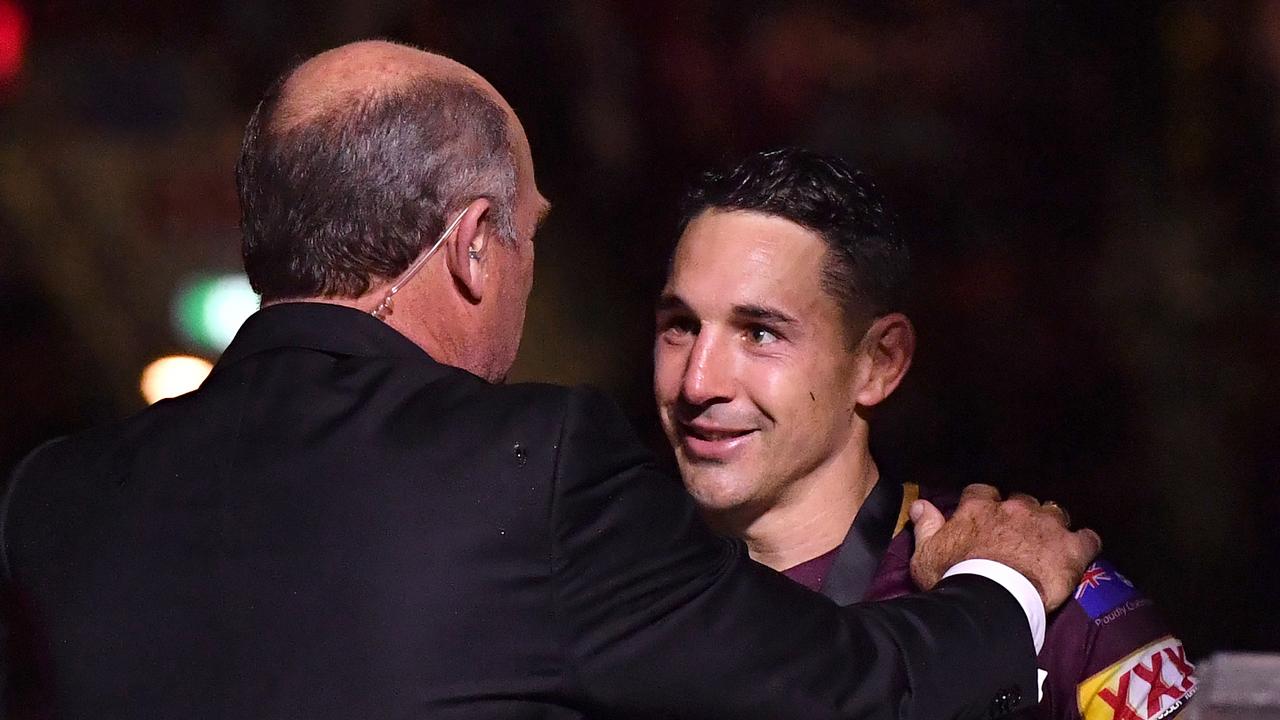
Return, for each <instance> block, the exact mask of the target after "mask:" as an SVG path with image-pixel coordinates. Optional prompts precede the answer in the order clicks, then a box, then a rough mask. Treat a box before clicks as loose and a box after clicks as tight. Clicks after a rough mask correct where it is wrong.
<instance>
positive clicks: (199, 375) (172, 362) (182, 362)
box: [139, 355, 213, 405]
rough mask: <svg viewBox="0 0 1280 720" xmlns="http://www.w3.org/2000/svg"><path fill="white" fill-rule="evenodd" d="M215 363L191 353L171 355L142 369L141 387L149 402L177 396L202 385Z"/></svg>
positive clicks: (143, 395)
mask: <svg viewBox="0 0 1280 720" xmlns="http://www.w3.org/2000/svg"><path fill="white" fill-rule="evenodd" d="M212 369H213V364H212V363H210V362H209V361H208V360H205V359H204V358H198V357H192V356H191V355H169V356H167V357H162V358H160V359H159V360H156V361H155V362H153V363H151V364H150V365H148V366H147V367H146V369H144V370H143V371H142V382H141V383H140V384H139V388H140V389H141V390H142V397H144V398H146V401H147V404H148V405H150V404H152V403H154V402H157V401H160V400H163V399H165V398H171V397H177V396H179V395H182V394H183V393H189V392H191V391H192V390H195V389H196V388H198V387H200V383H202V382H204V379H205V378H206V377H208V376H209V371H210V370H212Z"/></svg>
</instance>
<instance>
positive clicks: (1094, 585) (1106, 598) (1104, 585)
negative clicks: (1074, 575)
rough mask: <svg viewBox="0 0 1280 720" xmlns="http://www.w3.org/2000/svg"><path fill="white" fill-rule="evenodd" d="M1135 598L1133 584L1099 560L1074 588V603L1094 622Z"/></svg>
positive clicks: (1113, 568)
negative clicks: (1078, 604)
mask: <svg viewBox="0 0 1280 720" xmlns="http://www.w3.org/2000/svg"><path fill="white" fill-rule="evenodd" d="M1135 597H1138V589H1137V588H1135V587H1134V586H1133V583H1131V582H1129V579H1128V578H1126V577H1125V576H1123V575H1121V574H1120V573H1119V572H1117V571H1116V569H1115V566H1113V565H1112V564H1111V563H1109V562H1107V561H1106V560H1103V559H1101V558H1099V559H1098V560H1096V561H1094V563H1093V564H1092V565H1090V566H1089V569H1088V570H1085V571H1084V577H1083V578H1081V580H1080V584H1079V585H1078V586H1077V587H1076V602H1078V603H1080V607H1082V608H1084V611H1085V612H1086V613H1088V615H1089V617H1090V618H1091V619H1095V620H1096V619H1097V618H1100V617H1102V616H1103V615H1105V614H1107V613H1108V612H1111V611H1112V610H1114V609H1115V608H1117V607H1119V606H1120V604H1121V603H1123V602H1125V601H1126V600H1132V599H1133V598H1135Z"/></svg>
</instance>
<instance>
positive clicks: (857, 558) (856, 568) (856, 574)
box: [822, 476, 903, 605]
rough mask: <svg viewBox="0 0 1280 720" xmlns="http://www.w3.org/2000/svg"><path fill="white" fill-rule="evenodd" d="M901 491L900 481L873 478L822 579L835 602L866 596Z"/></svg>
mask: <svg viewBox="0 0 1280 720" xmlns="http://www.w3.org/2000/svg"><path fill="white" fill-rule="evenodd" d="M902 493H903V490H902V485H900V484H898V483H895V482H892V481H889V480H886V479H885V478H884V476H881V477H880V479H879V480H878V481H876V486H875V487H874V488H872V489H871V494H870V495H868V496H867V499H866V501H865V502H863V503H862V507H861V508H859V509H858V515H857V517H855V518H854V519H853V525H851V526H850V527H849V532H848V533H847V534H846V535H845V537H844V542H842V543H841V544H840V551H839V552H837V553H836V559H835V561H834V562H832V564H831V570H829V571H828V573H827V578H826V580H824V581H823V583H822V594H823V595H826V596H827V597H829V598H831V599H832V600H834V601H836V603H837V604H839V605H852V604H853V603H856V602H861V601H862V599H863V598H864V597H865V596H866V594H867V590H868V589H869V588H870V587H871V582H872V580H874V579H875V575H876V570H878V569H879V568H880V560H881V559H883V558H884V553H885V550H887V549H888V548H889V541H891V540H892V539H893V532H894V529H895V528H896V526H897V522H898V515H899V513H900V511H901V509H902Z"/></svg>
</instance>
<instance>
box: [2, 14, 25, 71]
mask: <svg viewBox="0 0 1280 720" xmlns="http://www.w3.org/2000/svg"><path fill="white" fill-rule="evenodd" d="M27 30H28V27H27V17H26V15H24V14H23V12H22V8H20V7H18V5H17V3H14V2H12V0H0V85H7V84H9V83H10V82H13V80H14V79H16V78H17V77H18V73H19V72H21V70H22V61H23V59H24V58H25V56H26V52H27Z"/></svg>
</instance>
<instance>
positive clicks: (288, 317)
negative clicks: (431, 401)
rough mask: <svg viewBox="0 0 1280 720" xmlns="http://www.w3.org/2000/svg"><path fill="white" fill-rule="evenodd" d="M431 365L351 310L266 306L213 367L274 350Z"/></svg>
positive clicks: (300, 304) (307, 304) (325, 305)
mask: <svg viewBox="0 0 1280 720" xmlns="http://www.w3.org/2000/svg"><path fill="white" fill-rule="evenodd" d="M286 347H294V348H307V349H310V350H319V351H321V352H329V353H337V354H341V355H355V356H360V357H396V358H404V359H410V360H426V361H429V362H434V360H432V358H431V356H430V355H428V354H427V353H426V351H425V350H423V349H422V348H420V347H418V346H417V345H415V344H414V343H413V341H412V340H410V339H409V338H407V337H405V336H404V335H401V334H400V333H399V332H398V331H396V330H394V329H392V328H391V326H389V325H387V324H386V323H384V322H382V321H381V320H378V319H377V318H375V317H373V316H371V315H369V314H367V313H363V312H360V311H359V310H356V309H354V308H349V307H345V306H342V305H334V304H332V303H323V302H291V303H280V304H278V305H269V306H267V307H264V308H262V309H261V310H259V311H258V312H256V313H254V314H253V315H251V316H250V317H249V319H248V320H245V322H244V325H243V326H241V328H240V331H239V332H237V333H236V337H235V339H234V340H232V341H231V344H230V345H229V346H228V347H227V349H226V351H225V352H223V353H222V357H221V358H220V359H219V360H218V364H217V366H216V367H215V368H214V370H215V372H216V371H217V368H220V367H225V366H227V365H230V364H232V363H235V362H237V361H239V360H242V359H244V358H246V357H249V356H250V355H256V354H257V353H260V352H264V351H267V350H274V349H277V348H286Z"/></svg>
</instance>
